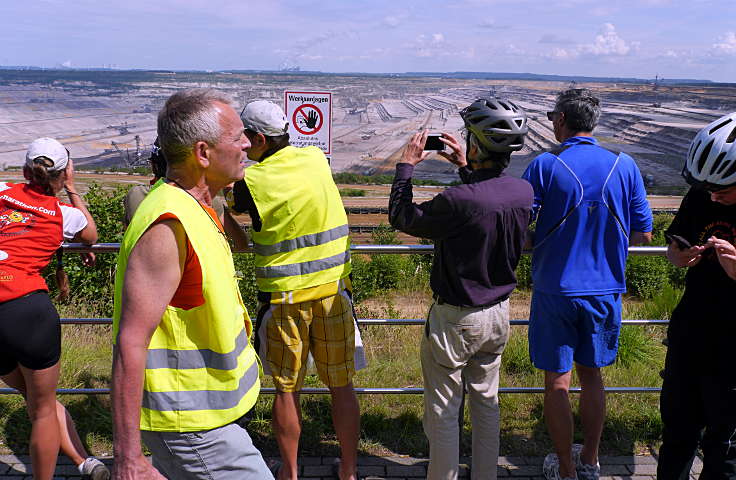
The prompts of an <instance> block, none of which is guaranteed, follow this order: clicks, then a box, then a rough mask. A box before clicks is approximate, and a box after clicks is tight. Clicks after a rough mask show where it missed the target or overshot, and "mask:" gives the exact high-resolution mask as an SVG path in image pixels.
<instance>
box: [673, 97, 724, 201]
mask: <svg viewBox="0 0 736 480" xmlns="http://www.w3.org/2000/svg"><path fill="white" fill-rule="evenodd" d="M682 176H683V177H685V180H687V183H689V184H690V185H694V186H695V185H699V186H703V187H705V188H709V189H713V190H718V189H721V188H726V187H730V186H732V185H736V112H733V113H729V114H728V115H725V116H723V117H721V118H719V119H718V120H716V121H715V122H713V123H711V124H710V125H708V126H706V127H705V128H703V129H702V130H701V131H700V132H698V134H697V135H696V136H695V138H694V139H693V141H692V143H691V144H690V150H688V152H687V159H686V160H685V167H684V168H683V169H682Z"/></svg>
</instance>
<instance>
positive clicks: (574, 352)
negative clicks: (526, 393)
mask: <svg viewBox="0 0 736 480" xmlns="http://www.w3.org/2000/svg"><path fill="white" fill-rule="evenodd" d="M620 330H621V294H620V293H613V294H608V295H586V296H580V297H566V296H563V295H551V294H548V293H542V292H537V291H535V292H534V293H533V294H532V305H531V314H530V315H529V356H530V357H531V359H532V363H533V364H534V366H535V367H537V368H539V369H541V370H547V371H549V372H560V373H562V372H569V371H570V370H572V363H573V361H574V362H575V363H579V364H580V365H583V366H585V367H592V368H600V367H605V366H608V365H611V364H612V363H613V362H614V361H615V360H616V353H617V352H618V336H619V331H620Z"/></svg>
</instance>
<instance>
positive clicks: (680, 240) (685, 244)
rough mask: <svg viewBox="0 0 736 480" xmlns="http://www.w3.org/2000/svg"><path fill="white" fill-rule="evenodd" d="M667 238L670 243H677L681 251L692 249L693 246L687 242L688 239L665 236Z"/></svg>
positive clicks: (677, 236)
mask: <svg viewBox="0 0 736 480" xmlns="http://www.w3.org/2000/svg"><path fill="white" fill-rule="evenodd" d="M665 238H666V239H667V241H668V242H669V243H672V242H675V243H676V244H677V246H678V247H680V249H681V250H684V249H686V248H691V247H692V245H691V244H690V242H688V241H687V239H685V238H683V237H681V236H679V235H665Z"/></svg>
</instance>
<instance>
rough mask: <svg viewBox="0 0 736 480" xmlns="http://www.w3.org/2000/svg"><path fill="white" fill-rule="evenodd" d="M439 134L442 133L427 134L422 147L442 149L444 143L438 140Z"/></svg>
mask: <svg viewBox="0 0 736 480" xmlns="http://www.w3.org/2000/svg"><path fill="white" fill-rule="evenodd" d="M441 136H442V135H440V134H439V133H433V134H430V135H427V143H425V144H424V149H425V150H437V151H442V150H444V149H445V144H444V143H442V140H440V137H441Z"/></svg>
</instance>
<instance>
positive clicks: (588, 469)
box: [572, 443, 601, 480]
mask: <svg viewBox="0 0 736 480" xmlns="http://www.w3.org/2000/svg"><path fill="white" fill-rule="evenodd" d="M582 452H583V446H582V445H580V444H579V443H573V444H572V460H573V462H575V470H576V471H577V473H578V478H579V479H580V480H598V478H599V477H600V476H601V463H600V462H596V464H595V465H590V464H587V463H583V461H582V460H580V454H581V453H582Z"/></svg>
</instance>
